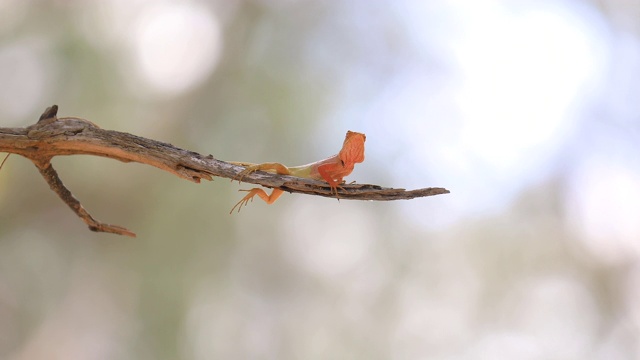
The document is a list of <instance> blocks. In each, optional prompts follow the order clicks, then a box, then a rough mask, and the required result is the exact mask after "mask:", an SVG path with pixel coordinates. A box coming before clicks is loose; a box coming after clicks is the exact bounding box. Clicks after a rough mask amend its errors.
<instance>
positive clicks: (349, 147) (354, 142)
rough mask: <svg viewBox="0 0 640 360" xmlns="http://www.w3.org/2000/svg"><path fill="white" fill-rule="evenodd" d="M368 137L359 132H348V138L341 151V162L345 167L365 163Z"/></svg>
mask: <svg viewBox="0 0 640 360" xmlns="http://www.w3.org/2000/svg"><path fill="white" fill-rule="evenodd" d="M366 139H367V137H366V136H365V135H364V134H362V133H359V132H355V131H347V136H346V137H345V139H344V144H342V150H340V154H339V156H340V160H342V162H343V163H344V165H345V166H353V164H356V163H361V162H363V161H364V141H365V140H366Z"/></svg>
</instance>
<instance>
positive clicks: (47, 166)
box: [34, 161, 136, 237]
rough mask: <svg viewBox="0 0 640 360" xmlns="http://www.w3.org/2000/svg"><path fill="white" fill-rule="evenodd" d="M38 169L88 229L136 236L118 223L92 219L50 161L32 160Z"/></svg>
mask: <svg viewBox="0 0 640 360" xmlns="http://www.w3.org/2000/svg"><path fill="white" fill-rule="evenodd" d="M34 163H35V164H36V167H37V168H38V170H39V171H40V174H41V175H42V177H43V178H44V179H45V180H46V181H47V183H48V184H49V187H50V188H51V190H53V191H54V192H55V193H56V194H58V196H59V197H60V199H62V201H64V202H65V204H67V205H69V207H70V208H71V210H73V212H75V213H76V215H78V216H79V217H80V219H82V221H84V222H85V223H86V224H87V225H88V226H89V230H91V231H96V232H105V233H111V234H118V235H125V236H131V237H136V234H135V233H133V232H131V231H129V230H127V229H125V228H123V227H121V226H118V225H110V224H105V223H103V222H100V221H98V220H96V219H94V218H93V217H92V216H91V214H89V212H87V210H85V209H84V207H83V206H82V204H81V203H80V201H78V199H76V198H75V196H73V194H72V193H71V191H69V189H67V187H66V186H64V184H63V183H62V180H60V177H59V176H58V172H57V171H56V170H55V169H54V168H53V166H51V162H50V161H45V162H34Z"/></svg>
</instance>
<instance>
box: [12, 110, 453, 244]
mask: <svg viewBox="0 0 640 360" xmlns="http://www.w3.org/2000/svg"><path fill="white" fill-rule="evenodd" d="M57 110H58V107H57V106H56V105H53V106H52V107H50V108H47V110H45V112H44V113H43V114H42V116H41V117H40V120H38V122H37V123H36V124H34V125H31V126H28V127H26V128H0V152H6V153H11V154H17V155H21V156H24V157H26V158H28V159H30V160H31V161H32V162H33V163H34V164H35V165H36V166H37V167H38V170H39V171H40V173H41V174H42V176H43V177H44V178H45V180H46V181H47V183H48V184H49V186H50V187H51V189H52V190H54V191H55V192H56V193H57V194H58V196H60V198H61V199H62V200H63V201H64V202H65V203H66V204H67V205H68V206H69V207H71V209H72V210H73V211H74V212H75V213H76V214H77V215H78V216H79V217H80V218H82V220H83V221H84V222H85V223H87V225H89V228H90V229H91V230H93V231H100V232H109V233H115V234H120V235H127V236H135V234H134V233H132V232H130V231H129V230H127V229H125V228H121V227H119V226H114V225H108V224H104V223H101V222H99V221H97V220H95V219H93V218H92V217H91V215H90V214H89V213H88V212H87V211H86V210H85V209H84V208H83V207H82V205H81V204H80V202H79V201H78V200H77V199H76V198H75V197H73V195H72V194H71V192H70V191H69V190H68V189H67V188H66V187H65V186H64V184H63V183H62V181H61V180H60V178H59V177H58V175H57V173H56V171H55V170H54V169H53V167H52V166H51V163H50V160H51V158H53V157H54V156H58V155H80V154H83V155H95V156H103V157H108V158H112V159H116V160H120V161H123V162H131V161H133V162H138V163H142V164H148V165H152V166H155V167H157V168H159V169H161V170H164V171H168V172H170V173H172V174H174V175H176V176H179V177H181V178H183V179H187V180H190V181H193V182H195V183H199V182H200V180H201V179H205V180H212V179H213V176H219V177H225V178H229V179H234V178H235V177H236V176H237V175H238V174H239V173H240V172H241V171H242V170H244V167H242V166H238V165H234V164H230V163H228V162H224V161H220V160H217V159H215V158H214V157H213V156H212V155H207V156H203V155H201V154H198V153H196V152H193V151H188V150H184V149H180V148H178V147H175V146H173V145H171V144H167V143H163V142H159V141H156V140H151V139H146V138H143V137H139V136H135V135H131V134H128V133H123V132H119V131H112V130H104V129H100V128H99V127H98V126H96V125H95V124H93V123H92V122H90V121H87V120H84V119H81V118H76V117H67V118H58V117H57V116H56V114H57ZM242 181H243V182H248V183H253V184H258V185H262V186H265V187H269V188H280V189H282V190H284V191H288V192H291V193H303V194H308V195H317V196H324V197H335V193H333V194H332V192H331V188H330V187H329V186H328V184H327V183H325V182H322V181H316V180H312V179H304V178H298V177H293V176H287V175H278V174H272V173H267V172H261V171H257V172H254V173H251V174H249V175H247V176H245V177H244V178H243V179H242ZM447 193H449V191H448V190H447V189H444V188H425V189H417V190H411V191H406V190H404V189H393V188H384V187H381V186H378V185H367V184H351V185H350V184H344V185H342V187H341V188H339V189H338V196H339V198H340V199H353V200H380V201H388V200H401V199H413V198H416V197H424V196H433V195H439V194H447Z"/></svg>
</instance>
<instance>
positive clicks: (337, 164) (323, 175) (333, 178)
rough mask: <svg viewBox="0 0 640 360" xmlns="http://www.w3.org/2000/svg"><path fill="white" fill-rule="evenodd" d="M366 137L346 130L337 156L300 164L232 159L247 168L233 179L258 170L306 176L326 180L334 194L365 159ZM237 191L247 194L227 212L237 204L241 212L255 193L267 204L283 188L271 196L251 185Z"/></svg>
mask: <svg viewBox="0 0 640 360" xmlns="http://www.w3.org/2000/svg"><path fill="white" fill-rule="evenodd" d="M365 140H366V136H365V135H364V134H361V133H358V132H355V131H347V136H346V137H345V139H344V143H343V144H342V149H341V150H340V152H339V153H338V154H337V155H333V156H331V157H329V158H326V159H324V160H320V161H316V162H313V163H311V164H307V165H301V166H294V167H287V166H284V165H282V164H280V163H262V164H251V163H244V162H231V163H232V164H236V165H241V166H246V167H247V168H246V169H244V170H243V171H242V172H241V173H239V174H238V176H236V178H235V179H234V180H236V179H237V180H238V182H240V181H242V178H244V177H245V176H247V175H249V174H251V173H252V172H254V171H258V170H262V171H268V172H275V173H277V174H282V175H292V176H297V177H301V178H307V179H315V180H324V181H326V182H327V183H329V186H330V187H331V192H335V194H336V197H337V196H338V187H339V186H340V184H342V183H343V180H342V179H343V178H344V177H345V176H347V175H349V174H351V172H352V171H353V167H354V165H355V164H356V163H361V162H363V161H364V141H365ZM238 191H248V192H249V193H248V194H247V196H245V197H243V198H242V199H241V200H240V201H238V203H237V204H235V205H234V206H233V208H231V211H230V212H229V214H231V213H233V210H235V208H236V207H237V208H238V212H240V209H241V208H242V206H243V205H247V204H248V203H249V201H253V197H254V196H256V195H258V196H259V197H260V198H261V199H262V200H264V201H265V202H266V203H267V204H273V203H274V202H275V201H276V200H278V198H279V197H280V195H282V193H283V190H280V189H273V191H272V192H271V195H267V193H266V192H265V191H264V190H263V189H261V188H253V189H251V190H244V189H241V190H238Z"/></svg>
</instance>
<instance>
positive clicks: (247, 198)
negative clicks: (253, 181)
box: [229, 188, 284, 214]
mask: <svg viewBox="0 0 640 360" xmlns="http://www.w3.org/2000/svg"><path fill="white" fill-rule="evenodd" d="M238 191H247V192H248V194H247V195H246V196H245V197H243V198H242V199H240V201H238V203H236V204H235V205H234V206H233V207H232V208H231V211H229V214H233V210H235V208H236V207H237V208H238V212H240V209H242V207H243V206H246V205H247V204H248V203H249V201H253V197H254V196H256V195H258V196H259V197H260V198H261V199H262V200H264V202H266V203H267V204H273V203H274V202H275V201H276V200H278V198H279V197H280V195H282V193H284V191H282V190H280V189H273V191H272V192H271V195H267V193H266V192H265V191H264V190H263V189H261V188H253V189H251V190H246V189H240V190H238Z"/></svg>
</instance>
